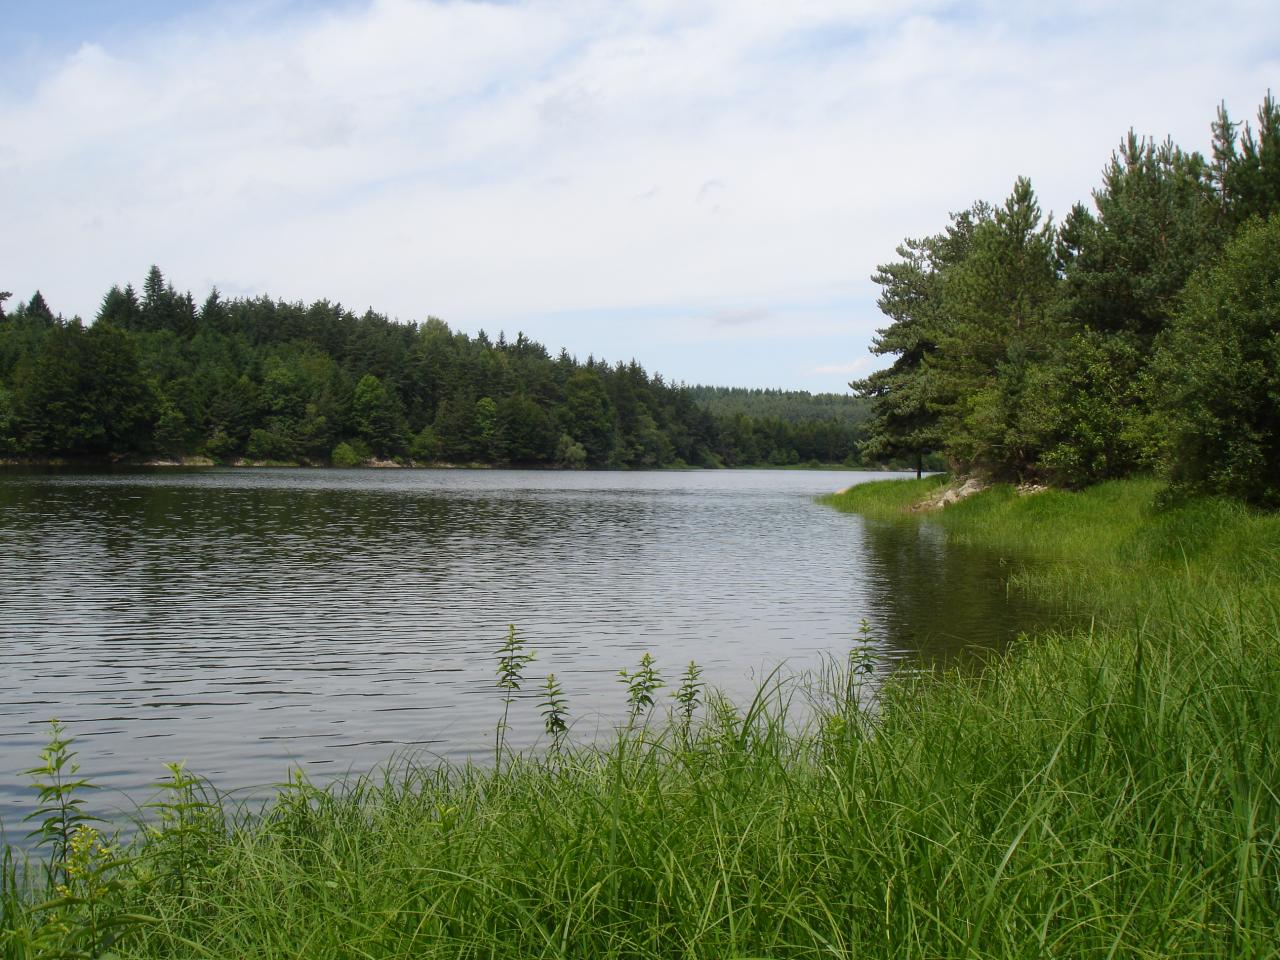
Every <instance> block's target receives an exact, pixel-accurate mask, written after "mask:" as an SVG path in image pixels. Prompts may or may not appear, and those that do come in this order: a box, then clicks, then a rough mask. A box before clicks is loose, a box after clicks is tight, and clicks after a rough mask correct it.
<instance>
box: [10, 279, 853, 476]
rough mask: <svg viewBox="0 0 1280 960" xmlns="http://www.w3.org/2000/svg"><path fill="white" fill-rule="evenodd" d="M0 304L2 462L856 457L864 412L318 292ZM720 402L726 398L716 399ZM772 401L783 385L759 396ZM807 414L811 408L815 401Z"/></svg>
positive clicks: (162, 291) (641, 462)
mask: <svg viewBox="0 0 1280 960" xmlns="http://www.w3.org/2000/svg"><path fill="white" fill-rule="evenodd" d="M8 296H9V295H8V294H3V295H0V458H7V459H10V460H20V461H21V460H28V461H41V460H49V459H63V460H77V459H80V460H90V461H104V460H143V461H145V460H147V459H156V458H182V457H187V458H190V457H203V458H208V459H210V460H213V461H216V462H244V461H249V462H255V463H282V464H284V463H290V464H292V463H301V464H327V463H332V464H335V465H338V466H355V465H357V464H360V463H365V462H368V461H370V460H380V461H398V462H412V463H418V464H437V463H450V464H495V465H496V464H511V465H519V466H555V467H617V468H648V467H666V466H685V465H688V466H707V467H719V466H744V465H756V464H774V465H784V464H797V463H814V462H817V463H839V462H844V463H851V464H852V463H857V462H858V460H857V456H858V454H857V449H858V444H859V442H860V441H861V440H862V439H863V438H864V435H863V433H862V431H861V427H860V423H861V421H862V420H863V419H865V414H863V415H862V416H861V417H859V416H856V415H855V414H854V413H853V412H852V411H854V410H857V409H862V408H863V407H865V403H864V402H862V401H857V400H855V399H854V398H852V397H849V396H844V397H842V398H838V399H839V400H840V401H842V405H843V407H844V409H845V411H846V413H845V414H841V415H839V416H836V415H834V414H833V411H835V410H836V409H837V407H839V406H841V404H839V403H836V402H834V401H833V400H831V398H827V399H825V400H823V401H821V402H817V403H815V402H814V401H812V398H810V397H809V395H808V394H807V393H802V392H789V393H786V394H785V396H779V397H775V402H771V403H769V404H755V405H752V406H750V407H745V406H742V405H738V406H735V407H733V408H732V409H730V408H726V407H723V406H717V405H716V404H714V403H712V402H710V401H711V400H712V399H713V397H714V396H716V395H718V393H717V389H716V388H711V389H709V390H708V389H702V388H700V390H701V392H700V391H699V390H694V389H691V388H688V387H686V386H684V385H677V384H669V383H667V382H666V381H664V380H663V378H662V377H661V376H660V375H656V374H655V375H652V376H651V375H649V374H648V373H646V372H645V370H644V369H643V367H641V366H640V365H639V364H638V363H636V362H635V361H634V360H633V361H631V362H630V363H626V364H623V363H616V364H612V365H610V364H608V363H606V362H604V361H602V360H597V359H596V358H594V357H588V359H587V360H586V362H580V361H579V360H577V359H576V358H575V357H571V356H570V355H569V354H568V353H567V352H566V351H564V350H561V352H560V353H559V355H557V356H552V355H551V354H550V353H549V352H548V351H547V349H546V348H545V347H543V346H542V345H541V344H538V343H535V342H533V341H531V340H529V339H527V338H526V337H525V336H524V335H523V334H520V335H518V336H517V337H516V338H515V339H514V340H508V339H507V338H506V337H505V336H504V335H502V334H499V336H498V337H497V339H496V340H491V339H490V338H489V337H488V336H487V335H486V334H485V333H484V332H483V331H481V332H479V333H477V334H476V335H475V336H468V335H467V334H465V333H461V332H458V331H454V330H451V329H450V328H449V326H448V325H447V324H445V323H444V322H442V321H440V320H438V319H434V318H433V319H428V320H426V321H425V322H424V323H421V324H417V323H399V322H395V321H393V320H390V319H388V318H387V317H385V316H382V315H380V314H378V313H375V312H373V311H371V310H370V311H367V312H365V313H364V314H362V315H357V314H355V313H353V312H352V311H350V310H348V309H345V308H344V307H342V306H341V305H339V304H334V303H330V302H329V301H327V300H319V301H316V302H314V303H312V304H311V305H309V306H306V305H303V304H301V303H286V302H282V301H277V300H272V299H270V298H268V297H257V298H249V299H233V300H224V299H223V298H222V297H221V296H220V295H219V294H218V292H217V291H216V290H214V291H212V292H211V293H210V294H209V295H208V297H207V298H206V299H205V300H204V302H203V303H202V304H200V305H198V306H197V304H196V301H195V300H194V299H193V297H192V296H191V294H190V293H179V292H177V291H176V290H175V289H174V288H173V286H172V285H171V284H170V283H168V282H167V281H166V279H165V277H164V275H163V273H162V272H161V271H160V269H159V268H158V267H155V266H153V267H152V268H151V270H150V272H149V273H148V274H147V277H146V279H145V281H144V283H143V285H142V293H141V296H139V295H138V294H137V292H136V291H135V290H134V288H133V287H132V286H131V285H126V286H125V287H123V288H121V287H119V286H115V287H112V288H111V290H110V291H108V292H107V294H106V295H105V296H104V297H103V300H102V306H101V308H100V310H99V312H98V315H97V317H96V318H95V319H94V322H93V323H92V324H90V325H85V324H83V323H82V322H81V321H80V320H79V319H78V318H73V319H71V320H64V319H63V318H62V317H61V316H57V315H55V314H54V312H53V310H52V308H51V307H50V306H49V304H48V303H46V301H45V299H44V297H43V296H42V295H41V294H40V292H39V291H37V292H36V293H35V294H34V295H32V297H31V298H30V300H29V301H26V302H20V303H18V304H17V306H16V307H13V308H11V309H10V310H9V311H7V312H5V310H4V306H5V298H7V297H8ZM721 392H725V393H732V392H733V391H721ZM771 393H776V394H779V395H781V391H771ZM819 407H820V408H821V410H819V409H818V408H819Z"/></svg>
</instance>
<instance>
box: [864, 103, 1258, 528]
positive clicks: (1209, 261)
mask: <svg viewBox="0 0 1280 960" xmlns="http://www.w3.org/2000/svg"><path fill="white" fill-rule="evenodd" d="M1211 132H1212V150H1211V152H1210V155H1209V156H1208V157H1206V156H1203V155H1202V154H1200V153H1198V152H1194V151H1192V152H1188V151H1186V150H1183V149H1182V148H1180V147H1178V146H1176V145H1175V144H1174V143H1173V142H1172V141H1171V140H1168V139H1166V140H1165V141H1163V142H1159V143H1157V142H1155V141H1153V140H1151V139H1147V138H1141V137H1138V136H1137V135H1135V134H1134V133H1133V132H1132V131H1131V132H1130V133H1129V134H1128V136H1127V137H1125V138H1124V139H1123V140H1122V142H1121V143H1120V145H1119V148H1118V149H1117V150H1116V151H1115V152H1114V153H1113V154H1112V156H1111V158H1110V160H1109V161H1108V163H1107V164H1106V166H1105V167H1104V169H1103V173H1102V183H1101V185H1100V186H1099V187H1098V188H1097V189H1095V190H1094V191H1093V195H1092V199H1093V203H1092V206H1091V207H1090V206H1086V205H1085V204H1083V203H1077V204H1076V205H1074V206H1073V207H1072V208H1071V210H1070V211H1069V212H1068V213H1067V215H1066V216H1065V217H1064V218H1063V220H1062V222H1061V223H1060V224H1056V223H1054V222H1053V220H1052V218H1051V217H1045V216H1044V215H1043V214H1042V211H1041V209H1040V206H1039V203H1038V201H1037V199H1036V195H1035V192H1034V190H1033V189H1032V186H1031V183H1030V181H1029V180H1027V179H1026V178H1019V179H1018V180H1017V181H1016V182H1015V184H1014V186H1013V190H1012V192H1011V193H1010V195H1009V197H1008V198H1007V199H1006V200H1005V201H1004V202H1003V203H1002V204H999V205H995V204H991V203H988V202H986V201H978V202H976V203H974V204H973V205H972V206H971V207H969V208H968V209H966V210H962V211H960V212H958V213H952V214H951V215H950V217H949V220H948V222H947V223H946V225H945V226H944V228H943V229H942V230H941V231H940V232H939V233H936V234H934V235H932V236H927V237H923V238H915V239H908V240H905V241H904V242H903V243H902V245H901V246H899V247H898V248H897V257H898V259H896V260H894V261H892V262H890V263H887V264H884V265H881V266H880V267H879V268H878V269H877V272H876V273H875V275H874V277H873V279H874V280H875V282H876V283H877V284H879V286H880V289H881V294H880V298H879V301H878V303H879V306H880V309H881V310H882V311H883V313H884V314H885V316H886V317H887V318H888V320H889V323H888V324H887V325H886V326H885V327H884V328H883V329H881V330H880V331H879V332H878V336H877V338H876V339H875V341H874V344H873V346H872V351H873V352H874V353H876V354H880V355H887V356H891V357H892V358H893V361H892V363H891V365H890V366H888V367H887V368H885V369H883V370H879V371H877V372H875V373H872V374H871V375H870V376H868V377H866V378H865V379H862V380H858V381H855V382H854V383H852V384H851V387H852V388H853V389H854V392H855V393H856V394H857V395H858V396H861V397H863V398H867V399H869V400H870V401H871V402H872V417H871V420H870V421H869V422H868V424H867V430H868V435H867V437H866V439H865V440H864V441H863V443H862V446H861V449H862V452H863V455H864V456H867V457H871V458H876V457H886V456H898V457H913V458H914V457H918V456H921V455H923V454H925V453H928V452H931V451H933V452H937V453H941V454H942V455H943V456H945V457H946V459H947V460H948V461H949V463H950V464H951V465H952V466H953V467H955V468H956V469H958V470H960V471H962V472H966V473H972V474H978V475H984V476H989V477H992V478H995V479H1004V480H1043V481H1048V482H1051V483H1054V484H1058V485H1063V486H1072V487H1075V486H1084V485H1088V484H1092V483H1096V482H1099V481H1102V480H1106V479H1109V478H1115V477H1122V476H1126V475H1129V474H1132V473H1135V472H1139V471H1158V472H1159V473H1160V474H1162V475H1163V476H1165V477H1166V478H1168V480H1169V481H1170V482H1171V485H1172V488H1173V489H1174V490H1189V491H1197V492H1205V493H1221V494H1226V495H1230V496H1234V497H1238V498H1240V499H1243V500H1245V501H1248V502H1252V503H1256V504H1263V505H1269V506H1280V109H1278V108H1277V104H1276V101H1275V99H1274V98H1273V97H1272V96H1271V94H1270V93H1268V95H1267V96H1266V98H1265V99H1264V101H1263V103H1262V105H1261V107H1260V108H1259V110H1258V114H1257V122H1256V125H1255V124H1252V123H1245V124H1240V123H1238V122H1236V121H1233V120H1232V119H1231V118H1230V116H1229V115H1228V113H1227V110H1226V107H1225V106H1223V107H1221V108H1220V109H1219V111H1218V115H1217V118H1216V120H1215V121H1214V122H1213V123H1212V124H1211Z"/></svg>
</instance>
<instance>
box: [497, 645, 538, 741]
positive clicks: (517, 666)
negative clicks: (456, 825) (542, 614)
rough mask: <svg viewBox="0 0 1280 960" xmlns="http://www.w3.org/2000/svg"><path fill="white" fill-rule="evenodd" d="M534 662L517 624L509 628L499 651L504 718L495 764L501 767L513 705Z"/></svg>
mask: <svg viewBox="0 0 1280 960" xmlns="http://www.w3.org/2000/svg"><path fill="white" fill-rule="evenodd" d="M533 660H534V653H533V651H532V650H525V648H524V641H523V640H521V639H520V638H519V637H518V636H517V635H516V627H515V624H511V625H510V626H508V627H507V638H506V640H504V641H503V643H502V646H501V647H500V648H499V649H498V681H497V686H498V689H499V690H501V691H502V717H501V719H499V721H498V727H497V730H496V732H495V733H494V747H493V762H494V765H495V766H501V764H502V754H503V748H504V747H505V745H506V740H507V720H508V718H509V717H510V714H511V704H512V703H514V702H515V698H516V694H518V693H519V692H520V685H521V684H522V683H524V669H525V667H527V666H528V665H529V664H530V663H532V662H533Z"/></svg>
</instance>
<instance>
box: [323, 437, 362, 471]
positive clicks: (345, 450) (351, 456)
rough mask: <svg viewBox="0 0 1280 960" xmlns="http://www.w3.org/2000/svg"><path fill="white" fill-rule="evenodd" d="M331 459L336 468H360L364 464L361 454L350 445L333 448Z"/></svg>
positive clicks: (343, 444)
mask: <svg viewBox="0 0 1280 960" xmlns="http://www.w3.org/2000/svg"><path fill="white" fill-rule="evenodd" d="M329 459H330V460H331V461H333V465H334V466H335V467H358V466H360V464H361V463H362V462H363V460H362V458H361V456H360V454H359V453H357V452H356V450H355V448H354V447H352V446H351V444H349V443H345V442H344V443H340V444H338V445H337V446H336V447H334V448H333V453H332V454H331V455H330V457H329Z"/></svg>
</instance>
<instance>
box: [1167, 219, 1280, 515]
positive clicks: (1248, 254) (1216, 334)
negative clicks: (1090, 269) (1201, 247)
mask: <svg viewBox="0 0 1280 960" xmlns="http://www.w3.org/2000/svg"><path fill="white" fill-rule="evenodd" d="M1277 251H1280V216H1272V217H1271V218H1270V219H1269V220H1266V221H1262V220H1254V221H1253V222H1251V223H1250V224H1248V225H1247V226H1246V227H1245V228H1244V229H1243V230H1241V232H1240V233H1239V234H1238V235H1237V236H1236V238H1235V239H1234V240H1233V241H1232V242H1231V243H1229V244H1228V245H1227V247H1226V249H1225V250H1224V251H1223V255H1222V257H1221V259H1219V260H1218V261H1217V262H1216V263H1214V264H1213V265H1211V266H1209V267H1208V268H1204V269H1201V270H1199V271H1197V273H1196V274H1194V275H1193V276H1192V278H1191V280H1190V281H1189V282H1188V283H1187V288H1186V290H1185V291H1184V294H1183V299H1182V304H1181V307H1180V309H1179V310H1178V311H1177V313H1176V314H1175V316H1174V319H1173V322H1172V324H1171V325H1170V327H1169V329H1168V330H1167V331H1166V332H1165V334H1164V335H1163V336H1162V337H1161V339H1160V341H1159V343H1158V346H1157V350H1156V354H1155V357H1154V358H1153V361H1152V373H1151V383H1152V390H1153V393H1154V400H1155V404H1156V407H1157V410H1158V411H1159V412H1160V413H1161V414H1162V415H1163V420H1164V422H1165V424H1166V427H1165V442H1164V450H1165V457H1164V459H1165V465H1166V469H1167V471H1168V475H1169V477H1170V479H1171V480H1172V481H1173V483H1174V485H1175V486H1180V487H1183V488H1186V489H1189V490H1192V491H1196V492H1207V493H1223V494H1227V495H1229V496H1234V497H1239V498H1240V499H1242V500H1245V501H1246V502H1249V503H1254V504H1259V505H1264V506H1280V333H1278V332H1277V327H1276V322H1277V317H1280V256H1277Z"/></svg>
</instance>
